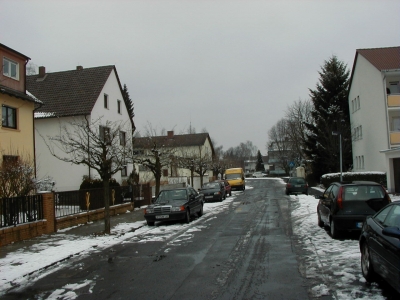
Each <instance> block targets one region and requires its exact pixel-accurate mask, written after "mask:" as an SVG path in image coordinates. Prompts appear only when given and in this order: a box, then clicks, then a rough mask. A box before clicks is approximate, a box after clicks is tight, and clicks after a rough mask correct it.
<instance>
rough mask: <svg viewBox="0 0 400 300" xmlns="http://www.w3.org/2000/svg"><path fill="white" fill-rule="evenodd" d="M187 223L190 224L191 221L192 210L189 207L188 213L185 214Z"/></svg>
mask: <svg viewBox="0 0 400 300" xmlns="http://www.w3.org/2000/svg"><path fill="white" fill-rule="evenodd" d="M184 221H185V223H186V224H189V223H190V211H189V209H186V215H185V220H184Z"/></svg>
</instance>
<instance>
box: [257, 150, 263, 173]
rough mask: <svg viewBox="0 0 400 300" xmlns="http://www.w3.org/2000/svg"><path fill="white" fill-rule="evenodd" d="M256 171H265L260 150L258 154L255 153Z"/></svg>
mask: <svg viewBox="0 0 400 300" xmlns="http://www.w3.org/2000/svg"><path fill="white" fill-rule="evenodd" d="M256 171H265V167H264V162H263V159H262V156H261V152H260V150H258V152H257V165H256Z"/></svg>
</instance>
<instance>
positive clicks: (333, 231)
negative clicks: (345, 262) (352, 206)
mask: <svg viewBox="0 0 400 300" xmlns="http://www.w3.org/2000/svg"><path fill="white" fill-rule="evenodd" d="M329 227H330V230H331V237H332V238H333V239H337V238H338V237H339V230H337V229H336V226H335V221H334V220H333V219H331V222H330V224H329Z"/></svg>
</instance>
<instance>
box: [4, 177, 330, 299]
mask: <svg viewBox="0 0 400 300" xmlns="http://www.w3.org/2000/svg"><path fill="white" fill-rule="evenodd" d="M251 185H252V186H253V187H254V188H253V189H249V190H246V191H245V192H238V193H237V194H236V198H235V200H234V201H233V202H231V203H230V205H229V207H228V208H227V209H226V210H224V211H222V212H221V213H219V214H217V215H216V217H213V218H207V214H205V215H203V216H202V217H201V218H200V219H199V220H198V221H197V222H196V224H193V223H192V224H193V227H196V228H197V230H194V231H190V228H191V227H189V230H188V228H187V227H186V228H185V229H182V231H181V232H179V233H176V234H174V235H173V236H172V237H169V238H168V239H165V240H160V241H151V242H141V241H140V239H139V240H132V241H129V240H128V241H127V242H125V243H123V244H120V245H117V246H114V247H112V248H109V249H107V250H104V251H102V252H99V253H95V254H93V255H92V256H89V257H84V258H79V257H75V258H72V259H71V261H70V262H69V263H68V264H67V265H66V266H63V267H62V268H59V270H57V271H55V272H53V273H52V274H51V275H49V276H46V277H43V278H42V279H40V280H38V281H37V282H35V283H34V284H33V285H32V286H30V287H29V288H27V289H25V290H24V291H22V292H21V293H18V294H14V295H8V297H7V298H6V299H12V297H17V298H19V299H46V298H47V297H48V296H49V295H50V294H51V293H52V292H53V291H55V290H57V289H61V288H62V287H65V286H66V285H67V284H70V285H74V284H81V283H82V282H91V283H92V284H82V288H80V289H79V288H77V289H75V292H76V293H77V294H78V295H79V296H78V299H285V300H287V299H309V295H308V293H307V290H308V286H307V281H306V279H304V278H303V277H302V276H301V273H300V271H299V264H298V260H297V257H296V250H295V241H293V239H292V230H291V228H292V227H291V220H290V200H289V197H287V196H284V189H283V187H282V184H278V183H276V182H275V181H272V180H252V183H251ZM206 205H207V204H206ZM163 225H166V228H168V226H170V225H168V224H163ZM191 226H192V225H191ZM163 227H164V226H163ZM159 228H160V224H159V223H158V224H156V227H155V230H156V229H159ZM198 228H201V230H198ZM188 232H190V235H191V236H192V237H191V238H185V236H186V237H188ZM149 233H151V231H150V232H149ZM64 296H65V295H64ZM62 299H64V298H62ZM326 299H328V298H326Z"/></svg>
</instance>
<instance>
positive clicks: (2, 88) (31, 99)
mask: <svg viewBox="0 0 400 300" xmlns="http://www.w3.org/2000/svg"><path fill="white" fill-rule="evenodd" d="M0 93H1V94H5V95H9V96H12V97H15V98H18V99H22V100H26V101H29V102H34V103H35V104H39V105H40V104H43V102H42V101H40V100H39V99H37V98H36V97H35V96H33V95H32V94H30V93H29V92H28V91H27V93H26V94H25V93H23V92H20V91H16V90H13V89H10V88H8V87H6V86H3V85H1V84H0Z"/></svg>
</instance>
